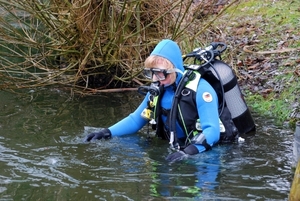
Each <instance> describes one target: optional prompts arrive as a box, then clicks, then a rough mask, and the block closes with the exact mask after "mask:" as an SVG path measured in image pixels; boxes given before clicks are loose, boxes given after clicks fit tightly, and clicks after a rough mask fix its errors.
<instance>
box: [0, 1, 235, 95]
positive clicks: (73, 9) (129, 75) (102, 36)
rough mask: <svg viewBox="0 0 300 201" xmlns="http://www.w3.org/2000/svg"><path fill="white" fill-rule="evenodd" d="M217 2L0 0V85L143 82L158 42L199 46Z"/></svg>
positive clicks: (87, 88) (80, 86) (89, 88)
mask: <svg viewBox="0 0 300 201" xmlns="http://www.w3.org/2000/svg"><path fill="white" fill-rule="evenodd" d="M216 2H218V1H217V0H213V1H209V2H207V1H200V2H198V3H197V4H196V3H193V1H188V0H184V1H182V0H178V1H165V0H156V1H151V0H131V1H129V0H128V1H126V0H125V1H124V0H123V1H121V0H116V1H109V0H73V1H69V0H0V88H2V89H18V88H34V87H39V86H46V85H61V86H63V87H72V88H73V89H74V90H75V91H77V92H80V93H84V94H87V93H95V92H100V91H101V90H102V91H104V90H108V89H111V88H128V87H132V86H135V85H138V84H142V83H144V82H145V80H144V79H143V77H142V76H141V75H140V72H141V71H142V65H143V61H144V59H145V58H146V57H147V56H148V55H149V53H150V51H151V50H152V49H153V48H154V46H155V45H156V44H157V42H158V41H159V40H161V39H163V38H171V39H174V40H176V41H177V42H179V43H180V45H181V46H182V47H183V48H184V49H188V50H191V49H192V48H194V47H195V45H196V44H199V43H201V40H203V38H201V36H199V35H200V33H203V32H205V30H207V29H208V27H207V26H205V25H207V24H209V21H208V22H206V21H205V20H204V19H203V18H204V17H206V16H203V15H201V13H202V12H203V11H204V8H205V11H206V12H207V11H208V14H213V11H214V9H215V8H216V7H215V6H216ZM234 2H238V1H234ZM230 5H231V4H230ZM225 8H226V7H225ZM210 11H211V12H210ZM195 36H197V38H195Z"/></svg>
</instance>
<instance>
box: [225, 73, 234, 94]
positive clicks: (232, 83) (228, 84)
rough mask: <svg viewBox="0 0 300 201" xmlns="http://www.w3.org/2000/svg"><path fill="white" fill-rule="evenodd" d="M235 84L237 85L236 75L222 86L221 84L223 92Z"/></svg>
mask: <svg viewBox="0 0 300 201" xmlns="http://www.w3.org/2000/svg"><path fill="white" fill-rule="evenodd" d="M236 85H237V78H236V76H234V77H233V78H232V79H231V80H230V81H229V82H227V83H226V84H224V86H223V88H224V92H227V91H229V90H230V89H232V88H233V87H235V86H236Z"/></svg>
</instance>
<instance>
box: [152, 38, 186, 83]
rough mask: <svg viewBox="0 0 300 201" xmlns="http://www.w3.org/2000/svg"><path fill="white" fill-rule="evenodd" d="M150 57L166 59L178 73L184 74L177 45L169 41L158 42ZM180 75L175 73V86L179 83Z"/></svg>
mask: <svg viewBox="0 0 300 201" xmlns="http://www.w3.org/2000/svg"><path fill="white" fill-rule="evenodd" d="M151 55H157V56H161V57H164V58H166V59H168V60H169V61H170V62H171V63H172V64H173V65H174V66H175V68H177V69H178V70H179V71H181V72H182V73H183V72H184V68H183V60H182V54H181V50H180V48H179V46H178V45H177V43H175V42H174V41H172V40H170V39H164V40H162V41H160V42H159V43H158V44H157V45H156V47H155V48H154V50H153V51H152V53H151ZM181 77H182V74H181V73H179V72H177V78H176V84H178V83H179V81H180V79H181Z"/></svg>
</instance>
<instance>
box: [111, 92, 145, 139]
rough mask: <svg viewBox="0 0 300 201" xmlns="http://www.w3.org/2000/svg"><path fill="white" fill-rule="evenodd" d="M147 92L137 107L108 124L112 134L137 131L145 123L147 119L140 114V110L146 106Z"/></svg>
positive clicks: (119, 134)
mask: <svg viewBox="0 0 300 201" xmlns="http://www.w3.org/2000/svg"><path fill="white" fill-rule="evenodd" d="M148 97H149V94H147V95H146V96H145V98H144V100H143V102H142V103H141V104H140V105H139V107H138V108H137V109H136V110H135V111H134V112H132V113H131V114H129V115H128V116H127V117H125V118H124V119H122V120H121V121H119V122H117V123H115V124H114V125H112V126H110V127H109V128H108V129H109V130H110V132H111V134H112V136H121V135H126V134H133V133H136V132H138V131H139V130H140V129H141V128H142V127H143V126H144V125H146V123H147V122H148V121H147V120H145V119H143V118H142V116H141V113H142V111H143V110H144V109H145V108H146V107H147V102H148Z"/></svg>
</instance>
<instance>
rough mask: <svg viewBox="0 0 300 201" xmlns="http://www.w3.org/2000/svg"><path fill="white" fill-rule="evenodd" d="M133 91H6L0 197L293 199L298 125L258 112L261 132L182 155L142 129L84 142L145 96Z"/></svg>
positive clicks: (1, 102)
mask: <svg viewBox="0 0 300 201" xmlns="http://www.w3.org/2000/svg"><path fill="white" fill-rule="evenodd" d="M139 98H141V96H140V95H138V94H137V93H136V92H133V93H125V94H124V93H123V94H106V95H103V96H95V97H84V98H70V97H69V94H65V93H61V92H59V91H58V90H57V91H55V90H52V91H47V90H44V91H39V92H32V91H31V92H28V94H27V95H17V94H9V93H7V92H0V200H80V201H83V200H287V198H288V194H289V190H290V186H291V181H292V171H291V163H292V142H293V135H292V134H293V131H291V130H287V129H282V128H278V127H276V126H274V125H273V122H272V120H271V119H266V118H262V117H255V120H256V123H257V124H258V131H257V134H256V136H249V137H247V138H246V141H245V142H244V143H242V144H236V145H226V146H219V147H216V148H214V149H213V150H212V151H209V152H206V153H203V154H200V155H198V156H194V157H192V158H189V159H187V160H186V161H184V162H181V163H174V164H169V163H167V162H166V161H165V156H166V155H167V153H168V151H167V150H168V145H167V142H165V141H161V140H158V139H154V140H152V141H151V142H149V141H147V140H146V133H147V132H146V129H143V130H142V131H141V132H140V133H138V134H137V135H129V136H125V137H120V138H116V137H115V138H113V139H111V140H107V141H98V142H96V143H83V138H84V137H85V136H86V135H87V134H88V133H89V132H91V131H92V130H93V129H94V128H92V127H106V126H109V125H111V124H112V123H114V122H116V121H117V120H119V119H121V118H122V117H124V116H125V115H127V114H128V113H129V112H130V111H132V110H134V109H135V107H136V106H137V105H138V104H139V100H137V99H139Z"/></svg>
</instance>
